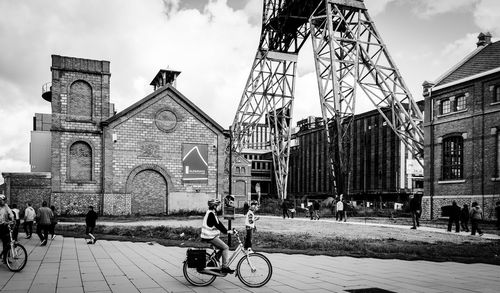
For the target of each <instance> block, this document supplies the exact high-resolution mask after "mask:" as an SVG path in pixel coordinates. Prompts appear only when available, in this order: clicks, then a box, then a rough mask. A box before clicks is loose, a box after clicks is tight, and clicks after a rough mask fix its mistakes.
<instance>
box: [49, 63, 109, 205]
mask: <svg viewBox="0 0 500 293" xmlns="http://www.w3.org/2000/svg"><path fill="white" fill-rule="evenodd" d="M51 71H52V86H51V90H50V95H45V96H44V99H46V100H48V101H50V102H51V104H52V128H51V132H52V147H51V148H52V150H51V152H52V197H51V204H53V205H55V206H56V207H57V208H58V209H59V211H60V212H61V213H63V214H64V213H70V214H79V213H84V212H86V208H87V206H88V205H89V204H92V205H94V207H95V209H96V210H97V211H100V210H101V208H102V192H103V191H102V185H103V184H102V172H101V166H102V162H103V156H102V153H103V152H102V141H103V134H102V129H101V128H100V123H101V122H102V121H104V120H106V119H107V118H109V117H110V115H111V111H112V110H111V108H110V103H109V80H110V76H111V74H110V71H109V61H97V60H89V59H80V58H72V57H64V56H58V55H52V67H51Z"/></svg>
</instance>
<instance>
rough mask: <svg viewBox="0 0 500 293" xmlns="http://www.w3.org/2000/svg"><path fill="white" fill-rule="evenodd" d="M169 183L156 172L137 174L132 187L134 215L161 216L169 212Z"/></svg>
mask: <svg viewBox="0 0 500 293" xmlns="http://www.w3.org/2000/svg"><path fill="white" fill-rule="evenodd" d="M167 190H168V189H167V181H166V180H165V178H164V177H163V176H162V175H161V174H160V173H158V172H157V171H154V170H143V171H140V172H139V173H137V174H136V175H135V177H134V179H133V180H132V186H131V195H132V202H131V212H132V214H141V215H146V214H161V213H166V211H167Z"/></svg>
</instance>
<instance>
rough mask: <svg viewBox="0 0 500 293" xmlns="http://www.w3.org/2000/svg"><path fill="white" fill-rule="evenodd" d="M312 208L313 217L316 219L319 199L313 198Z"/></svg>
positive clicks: (317, 218) (317, 217)
mask: <svg viewBox="0 0 500 293" xmlns="http://www.w3.org/2000/svg"><path fill="white" fill-rule="evenodd" d="M313 208H314V218H315V219H316V220H319V208H320V205H319V201H318V200H315V201H314V202H313Z"/></svg>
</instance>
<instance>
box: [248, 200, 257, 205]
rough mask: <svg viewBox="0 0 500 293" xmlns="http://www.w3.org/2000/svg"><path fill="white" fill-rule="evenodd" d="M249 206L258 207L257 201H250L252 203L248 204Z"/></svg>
mask: <svg viewBox="0 0 500 293" xmlns="http://www.w3.org/2000/svg"><path fill="white" fill-rule="evenodd" d="M250 205H251V206H258V205H259V202H258V201H256V200H252V201H251V202H250Z"/></svg>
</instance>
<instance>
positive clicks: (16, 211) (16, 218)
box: [11, 204, 21, 241]
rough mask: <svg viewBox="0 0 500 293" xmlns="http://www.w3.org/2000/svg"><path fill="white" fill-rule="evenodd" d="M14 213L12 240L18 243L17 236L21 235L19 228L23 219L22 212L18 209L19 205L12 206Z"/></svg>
mask: <svg viewBox="0 0 500 293" xmlns="http://www.w3.org/2000/svg"><path fill="white" fill-rule="evenodd" d="M11 210H12V213H13V214H14V228H13V229H12V240H14V241H17V235H18V234H19V226H20V225H21V218H20V217H19V215H20V212H19V209H18V208H17V204H13V205H12V209H11Z"/></svg>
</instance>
